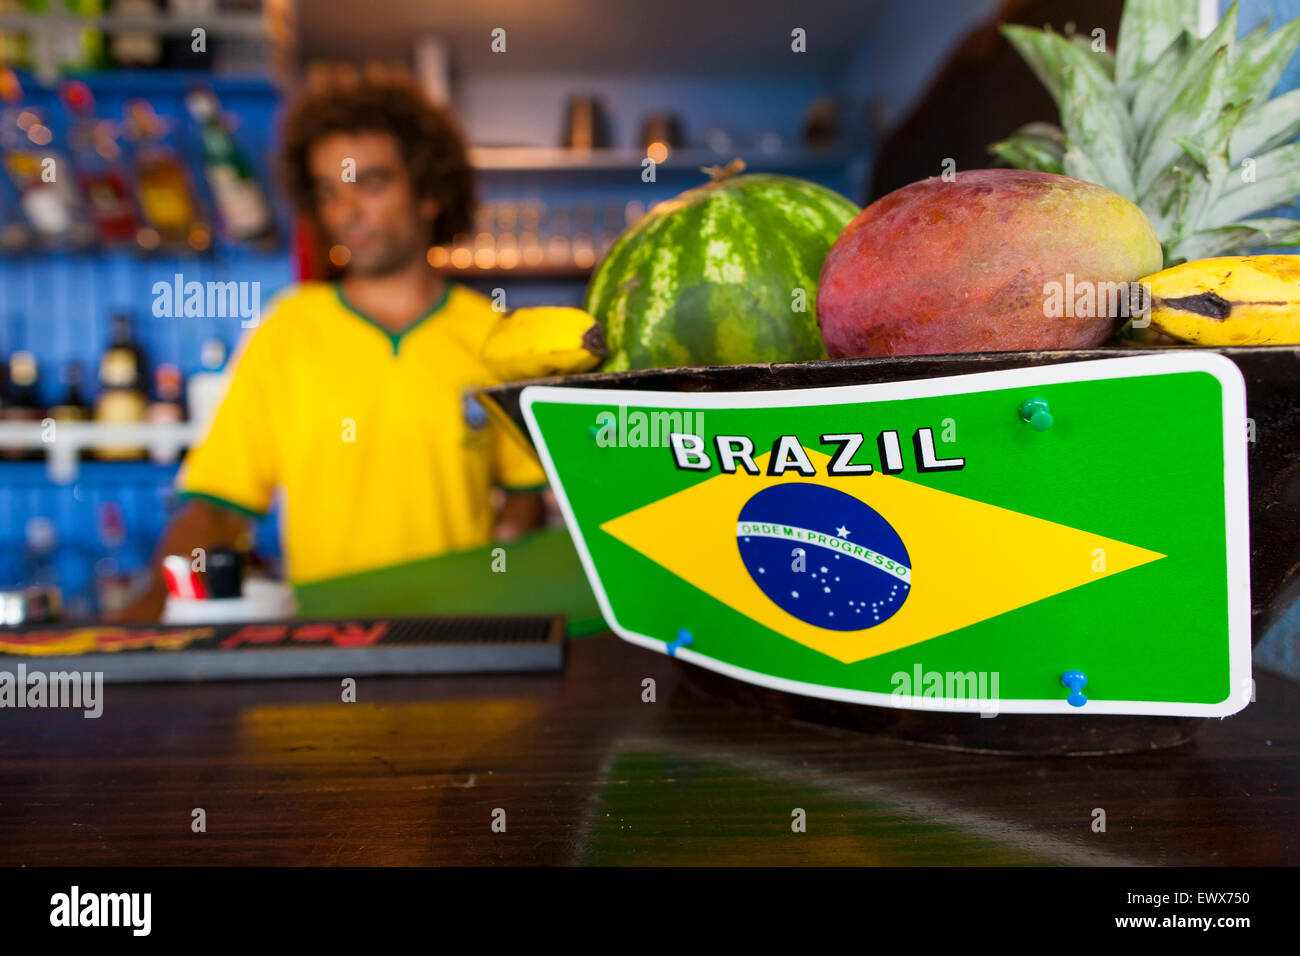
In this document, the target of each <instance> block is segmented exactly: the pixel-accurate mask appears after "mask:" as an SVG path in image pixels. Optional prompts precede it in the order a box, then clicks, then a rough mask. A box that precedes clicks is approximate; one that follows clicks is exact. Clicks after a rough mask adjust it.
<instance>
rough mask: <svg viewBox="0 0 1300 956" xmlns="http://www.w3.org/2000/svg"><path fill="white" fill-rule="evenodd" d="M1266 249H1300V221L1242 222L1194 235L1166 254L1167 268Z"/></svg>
mask: <svg viewBox="0 0 1300 956" xmlns="http://www.w3.org/2000/svg"><path fill="white" fill-rule="evenodd" d="M1267 246H1300V222H1296V220H1294V219H1282V218H1275V219H1243V220H1242V221H1241V222H1234V223H1232V224H1231V225H1228V226H1219V227H1218V228H1217V229H1206V230H1204V231H1202V232H1197V233H1193V234H1192V235H1191V236H1188V237H1187V239H1185V240H1183V241H1182V242H1180V243H1178V244H1177V245H1176V246H1174V247H1172V248H1170V249H1168V250H1167V251H1166V261H1165V265H1166V266H1173V265H1177V264H1178V263H1179V262H1190V261H1191V260H1193V259H1206V258H1209V257H1211V256H1228V255H1235V254H1237V253H1241V252H1249V251H1251V250H1252V249H1261V248H1264V247H1267Z"/></svg>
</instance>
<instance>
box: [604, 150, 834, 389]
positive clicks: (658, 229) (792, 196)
mask: <svg viewBox="0 0 1300 956" xmlns="http://www.w3.org/2000/svg"><path fill="white" fill-rule="evenodd" d="M859 212H860V210H859V208H858V207H857V206H856V205H854V204H853V203H852V202H850V201H849V200H848V199H845V198H844V197H843V196H841V195H840V194H839V193H836V192H834V191H832V190H830V189H827V188H825V187H823V186H819V185H817V184H816V183H812V182H809V181H807V180H804V179H798V178H795V177H793V176H781V175H776V174H771V173H751V174H746V175H741V176H734V177H731V178H728V179H723V180H721V181H719V182H712V183H707V184H705V185H702V186H697V187H695V188H694V189H689V190H687V191H686V192H684V193H682V194H681V195H680V196H678V197H677V198H675V199H671V200H668V201H667V202H663V203H660V204H659V205H657V206H655V207H654V208H652V209H651V210H649V211H648V212H647V213H646V214H645V215H644V216H642V217H641V218H640V219H638V220H637V221H636V222H634V223H633V224H632V225H631V226H629V227H628V228H627V229H626V230H625V231H624V232H623V234H622V235H621V236H619V238H618V240H617V241H616V242H615V243H614V245H613V246H612V247H611V248H610V250H609V252H608V253H607V254H606V256H605V258H604V259H603V260H602V261H601V263H600V265H599V266H598V267H597V268H596V271H595V273H594V274H593V276H592V279H591V283H590V285H588V287H587V295H586V300H585V302H584V308H585V309H586V311H587V312H590V313H591V314H592V315H594V316H596V318H598V319H599V320H600V321H601V323H602V324H603V325H604V327H605V336H606V339H607V341H608V343H609V347H610V354H609V358H608V359H607V360H606V362H605V363H604V365H602V367H601V370H602V371H621V370H625V369H640V368H669V367H675V366H683V365H736V364H743V363H747V362H796V361H804V360H808V359H820V358H825V357H826V349H825V346H824V345H823V344H822V338H821V332H820V330H819V329H818V327H817V316H816V303H817V278H818V276H819V275H820V274H821V268H822V262H823V261H824V260H825V258H826V254H827V253H828V252H829V251H830V248H831V245H832V244H833V243H834V242H835V240H836V238H838V237H839V234H840V233H841V232H842V231H843V230H844V227H845V226H846V225H848V223H849V221H850V220H852V219H853V217H854V216H856V215H857V214H858V213H859ZM797 289H802V290H803V296H802V300H801V303H800V302H799V301H798V300H796V296H795V291H796V290H797ZM799 304H802V306H803V311H798V310H797V308H796V306H797V305H799Z"/></svg>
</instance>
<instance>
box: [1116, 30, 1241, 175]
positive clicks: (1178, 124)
mask: <svg viewBox="0 0 1300 956" xmlns="http://www.w3.org/2000/svg"><path fill="white" fill-rule="evenodd" d="M1198 52H1199V51H1198ZM1196 60H1197V55H1196V54H1193V56H1192V58H1191V60H1189V61H1188V65H1189V66H1190V65H1191V64H1192V63H1194V62H1196ZM1227 75H1228V48H1227V47H1226V46H1221V47H1219V48H1218V49H1217V50H1215V51H1214V53H1213V55H1212V56H1210V57H1209V58H1208V61H1207V63H1206V66H1205V67H1204V68H1202V69H1200V70H1199V71H1198V72H1197V73H1196V74H1194V75H1193V77H1192V78H1191V82H1190V83H1189V84H1188V85H1186V86H1184V87H1183V88H1182V91H1181V92H1180V93H1179V94H1178V95H1177V96H1176V97H1175V98H1174V100H1173V102H1172V103H1170V104H1169V108H1168V109H1167V110H1165V112H1164V115H1163V116H1161V117H1160V119H1159V120H1157V121H1156V123H1155V124H1154V126H1153V127H1152V128H1153V130H1154V132H1152V133H1151V134H1150V136H1149V137H1148V142H1147V144H1146V147H1145V149H1144V150H1143V152H1142V160H1141V162H1140V163H1139V165H1138V173H1137V192H1138V196H1139V197H1142V196H1145V195H1146V192H1147V190H1148V189H1149V188H1150V187H1151V184H1152V183H1153V182H1155V179H1156V177H1157V176H1159V175H1160V173H1161V171H1163V170H1164V169H1166V168H1167V167H1168V166H1169V164H1170V163H1172V162H1174V161H1175V160H1176V159H1178V157H1179V156H1180V155H1181V153H1182V149H1181V147H1179V145H1178V143H1176V142H1175V141H1174V137H1175V136H1178V135H1180V134H1181V135H1183V136H1184V137H1186V138H1190V137H1192V136H1197V135H1198V134H1199V133H1200V132H1201V130H1202V129H1203V127H1204V126H1206V125H1207V124H1208V123H1209V122H1212V121H1213V119H1215V118H1217V117H1218V115H1219V111H1220V109H1222V107H1223V83H1224V78H1225V77H1226V76H1227ZM1207 117H1208V118H1209V119H1207Z"/></svg>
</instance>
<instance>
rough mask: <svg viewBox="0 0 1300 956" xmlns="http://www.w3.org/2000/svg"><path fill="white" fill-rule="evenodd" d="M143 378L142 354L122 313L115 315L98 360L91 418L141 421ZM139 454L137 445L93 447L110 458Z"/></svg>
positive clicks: (144, 402)
mask: <svg viewBox="0 0 1300 956" xmlns="http://www.w3.org/2000/svg"><path fill="white" fill-rule="evenodd" d="M146 380H147V373H146V372H145V360H144V353H143V352H142V351H141V350H140V347H139V346H137V345H136V344H135V340H134V339H133V338H132V336H131V323H130V320H129V319H128V318H127V317H126V316H125V315H121V314H118V315H115V316H113V327H112V333H111V338H110V341H109V346H108V348H107V349H105V350H104V355H103V357H102V358H101V359H100V361H99V398H98V400H97V401H96V403H95V421H97V422H104V423H106V424H117V425H123V424H133V423H136V422H142V421H144V415H145V405H146V399H145V393H144V383H145V381H146ZM142 454H143V449H142V448H140V447H139V446H127V445H108V446H100V447H99V448H97V449H96V455H97V456H98V457H99V458H103V459H106V460H110V461H120V460H132V459H138V458H140V457H141V456H142Z"/></svg>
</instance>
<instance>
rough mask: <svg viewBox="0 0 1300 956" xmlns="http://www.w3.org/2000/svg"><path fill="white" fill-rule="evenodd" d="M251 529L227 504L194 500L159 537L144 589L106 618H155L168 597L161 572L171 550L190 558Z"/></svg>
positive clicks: (234, 539)
mask: <svg viewBox="0 0 1300 956" xmlns="http://www.w3.org/2000/svg"><path fill="white" fill-rule="evenodd" d="M247 529H248V519H247V518H245V517H243V516H242V515H238V514H236V513H235V512H233V511H230V510H229V509H226V508H218V507H217V506H215V505H211V504H208V503H207V502H205V501H191V502H189V503H188V504H185V505H183V506H182V507H181V508H180V510H179V511H177V512H176V514H175V515H173V516H172V519H171V521H170V522H168V524H167V530H165V531H164V532H163V534H162V537H161V538H160V539H159V540H158V547H157V548H155V549H154V555H153V560H152V562H151V563H150V567H149V584H148V587H147V588H146V589H145V591H144V593H143V594H142V595H140V596H139V597H137V598H136V599H135V600H133V601H132V602H131V603H130V604H128V605H126V606H125V607H123V608H120V609H119V610H117V611H114V612H112V613H111V614H105V615H104V616H103V619H104V620H105V621H111V622H122V621H140V622H146V621H148V622H152V621H157V620H158V619H159V618H160V617H162V610H163V604H164V602H166V600H167V585H166V584H165V583H164V581H163V576H162V559H163V558H164V557H165V556H166V555H169V554H179V555H183V556H184V557H186V558H188V557H190V556H191V555H192V554H193V553H194V549H195V548H205V549H206V548H217V547H223V546H226V547H228V546H231V545H235V544H236V543H237V542H238V541H239V539H240V537H241V535H243V534H244V533H245V532H246V531H247Z"/></svg>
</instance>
